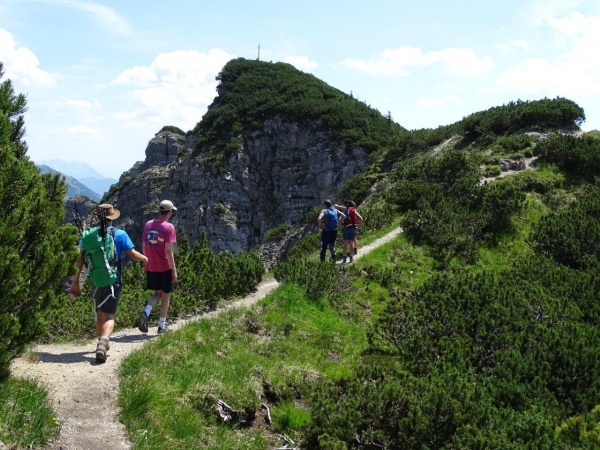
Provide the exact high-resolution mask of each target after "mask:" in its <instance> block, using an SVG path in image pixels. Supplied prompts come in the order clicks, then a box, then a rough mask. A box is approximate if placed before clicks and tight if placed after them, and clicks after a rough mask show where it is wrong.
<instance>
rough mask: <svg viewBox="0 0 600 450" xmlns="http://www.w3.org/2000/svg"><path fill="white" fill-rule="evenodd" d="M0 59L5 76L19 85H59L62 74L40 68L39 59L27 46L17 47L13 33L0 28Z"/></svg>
mask: <svg viewBox="0 0 600 450" xmlns="http://www.w3.org/2000/svg"><path fill="white" fill-rule="evenodd" d="M0 61H2V62H3V64H4V71H5V73H6V74H5V76H6V77H7V78H9V79H11V80H12V82H13V83H14V84H15V85H16V86H19V87H26V88H32V87H38V88H53V87H56V86H58V85H59V83H60V81H61V79H62V76H61V75H59V74H56V73H50V72H46V71H45V70H42V69H40V67H39V65H40V60H39V59H38V58H37V56H36V55H35V54H34V53H33V52H32V51H31V50H29V49H28V48H27V47H17V44H16V42H15V39H14V38H13V35H12V34H11V33H10V32H8V31H6V30H4V29H2V28H0Z"/></svg>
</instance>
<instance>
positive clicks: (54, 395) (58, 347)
mask: <svg viewBox="0 0 600 450" xmlns="http://www.w3.org/2000/svg"><path fill="white" fill-rule="evenodd" d="M400 233H401V230H400V229H395V230H393V231H391V232H389V233H387V234H386V235H384V236H382V237H381V238H379V239H377V240H375V241H374V242H372V243H370V244H368V245H365V246H362V247H359V253H358V255H356V256H355V257H354V259H355V260H357V259H359V258H360V257H361V256H362V255H365V254H367V253H369V252H370V251H371V250H373V249H375V248H377V247H379V246H380V245H383V244H384V243H386V242H388V241H390V240H391V239H393V238H395V237H396V236H398V235H399V234H400ZM278 285H279V283H278V282H277V281H275V280H267V281H263V282H262V283H260V284H259V285H258V286H257V290H256V292H253V293H252V294H251V295H249V296H247V297H244V298H243V299H240V300H237V301H234V302H230V303H228V304H227V305H225V306H223V307H222V308H219V309H217V310H215V311H212V312H209V313H206V314H201V315H197V316H194V317H191V318H188V319H182V320H178V321H176V322H173V323H171V324H170V325H169V328H170V330H172V331H176V330H178V329H179V328H181V327H182V326H184V325H186V324H187V323H189V322H190V321H194V320H199V319H202V318H209V317H211V316H214V315H217V314H219V313H221V312H223V311H225V310H227V309H230V308H239V307H250V306H252V305H253V304H254V303H256V302H257V301H258V300H260V299H262V298H263V297H265V296H266V295H268V294H269V293H270V292H272V291H273V290H274V289H276V288H277V286H278ZM125 289H127V286H125ZM142 306H143V305H140V310H141V308H142ZM117 317H118V312H117ZM154 339H157V334H156V327H152V328H149V331H148V333H147V334H144V333H140V331H139V330H138V329H137V328H128V329H124V330H120V331H118V332H115V333H113V335H112V336H111V340H110V351H109V352H108V354H107V360H106V363H105V364H98V363H96V358H95V351H96V341H95V340H90V341H87V342H85V343H69V344H44V345H38V346H35V347H34V348H33V349H32V350H31V352H29V353H27V354H25V355H24V356H22V357H20V358H17V359H15V360H14V361H13V363H12V366H11V368H12V374H13V375H14V376H15V377H20V378H32V379H34V380H36V381H37V382H38V383H40V384H41V385H42V386H44V387H45V388H46V389H47V390H48V392H49V396H50V398H51V400H52V402H53V406H54V409H55V411H56V415H57V419H58V421H59V422H60V424H61V430H60V434H59V436H58V438H57V439H56V440H55V441H53V442H50V443H49V444H48V445H47V446H46V447H45V448H46V449H52V450H104V449H111V450H122V449H130V448H131V444H130V443H129V442H128V440H127V435H126V432H125V428H124V426H123V425H122V424H121V423H120V422H119V411H118V408H117V404H116V399H117V393H118V389H119V386H118V376H117V369H118V367H119V364H120V363H121V361H122V360H123V359H124V358H125V357H126V356H127V355H129V354H130V353H131V352H133V351H135V350H137V349H139V348H140V347H141V346H142V345H144V344H145V343H146V342H149V341H152V340H154Z"/></svg>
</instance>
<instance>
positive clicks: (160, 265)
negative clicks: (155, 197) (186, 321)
mask: <svg viewBox="0 0 600 450" xmlns="http://www.w3.org/2000/svg"><path fill="white" fill-rule="evenodd" d="M175 211H177V208H176V207H175V205H173V202H171V201H170V200H163V201H162V202H160V205H159V212H160V215H159V217H158V218H157V219H152V220H149V221H148V222H146V225H145V226H144V233H143V235H142V240H143V252H144V255H146V256H147V257H148V262H147V263H146V281H147V288H148V289H151V290H153V291H154V293H153V294H152V295H151V296H150V299H149V300H148V304H147V305H146V308H145V309H144V311H142V313H141V314H140V317H139V320H138V329H139V330H140V331H141V332H142V333H147V332H148V317H149V316H150V312H151V311H152V308H153V307H154V305H156V303H157V302H158V301H159V300H160V301H161V305H160V316H159V319H158V330H157V333H159V334H160V333H164V332H165V331H167V324H166V322H167V313H168V312H169V302H170V300H171V292H173V289H174V288H175V283H177V269H176V268H175V257H174V253H173V246H174V245H175V243H176V241H177V239H176V236H175V227H174V226H173V224H171V223H169V220H170V219H171V218H172V217H173V215H174V214H175Z"/></svg>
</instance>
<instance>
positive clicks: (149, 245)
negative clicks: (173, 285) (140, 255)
mask: <svg viewBox="0 0 600 450" xmlns="http://www.w3.org/2000/svg"><path fill="white" fill-rule="evenodd" d="M143 239H144V254H145V255H146V256H147V257H148V262H147V263H146V272H166V271H167V270H169V269H171V265H170V264H169V260H168V259H167V254H166V252H165V244H166V243H167V242H173V243H174V242H176V238H175V227H174V226H173V224H171V223H169V222H167V221H166V220H156V219H153V220H149V221H148V222H146V225H145V226H144V234H143Z"/></svg>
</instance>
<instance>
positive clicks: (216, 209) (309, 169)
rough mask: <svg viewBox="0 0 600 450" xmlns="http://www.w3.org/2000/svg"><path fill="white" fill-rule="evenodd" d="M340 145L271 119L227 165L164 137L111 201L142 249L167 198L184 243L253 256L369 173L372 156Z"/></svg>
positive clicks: (313, 130) (328, 136) (189, 142)
mask: <svg viewBox="0 0 600 450" xmlns="http://www.w3.org/2000/svg"><path fill="white" fill-rule="evenodd" d="M334 138H335V136H334V135H333V134H332V133H331V132H328V131H324V130H320V129H319V128H318V126H317V124H306V125H300V124H297V123H288V122H285V121H283V120H281V119H279V118H273V119H269V120H266V121H265V122H264V123H263V127H262V129H261V130H260V131H255V132H252V133H245V134H244V133H242V134H240V135H239V136H237V137H235V138H234V142H236V146H235V147H236V148H235V150H233V151H231V146H229V147H228V151H229V156H228V158H227V159H226V160H223V158H215V156H214V155H215V152H214V149H211V152H209V151H208V150H207V149H202V148H198V149H195V150H193V149H194V148H195V145H196V144H195V140H194V137H193V136H191V137H188V138H187V139H186V138H185V137H184V136H182V135H179V134H175V133H173V132H171V131H161V132H159V133H158V134H157V135H156V136H155V137H154V138H153V139H152V140H151V141H150V143H149V144H148V147H147V149H146V159H145V161H143V162H139V163H137V164H136V165H135V166H134V167H133V168H132V169H130V170H129V171H128V172H126V173H124V174H123V175H122V176H121V178H120V180H119V183H118V184H117V185H115V186H113V188H112V189H111V192H109V193H108V194H107V195H108V198H107V201H108V202H111V203H114V204H115V205H116V206H117V207H118V208H119V209H120V210H121V218H120V219H119V221H118V222H117V224H118V225H119V226H121V227H123V228H125V229H126V230H127V231H128V233H129V234H130V236H131V237H132V239H134V242H135V243H136V246H139V243H140V238H141V231H142V228H143V225H144V223H145V222H146V220H148V219H150V218H153V217H155V216H156V213H157V207H158V203H159V201H160V200H161V199H165V198H166V199H170V200H172V201H173V203H174V204H175V205H176V206H177V208H178V210H177V213H176V216H175V217H174V218H173V221H172V222H173V224H174V225H175V227H176V229H177V230H178V238H179V239H182V238H184V237H187V238H189V239H190V240H191V241H194V240H195V239H197V238H198V237H199V236H200V234H201V233H202V232H205V233H206V234H207V237H208V241H209V244H210V246H211V248H212V249H213V250H214V251H217V252H221V251H225V250H230V251H232V252H239V251H249V250H252V249H254V248H255V247H256V246H258V245H259V244H261V243H262V240H263V237H264V235H265V232H266V231H267V230H269V229H271V228H273V227H275V226H277V225H280V224H283V223H286V224H291V225H294V226H298V227H300V226H303V225H304V224H305V223H306V214H307V212H308V211H309V210H310V209H311V208H313V207H315V206H320V205H321V204H322V203H323V199H325V198H331V199H332V200H333V201H338V200H339V201H341V200H342V199H337V197H336V193H337V192H338V190H339V189H340V187H341V186H342V184H343V183H344V181H345V180H346V179H347V178H348V177H350V176H352V175H354V174H355V173H356V172H358V171H360V170H362V169H363V168H364V167H365V166H366V165H367V161H368V155H367V152H366V151H365V150H364V149H362V148H360V147H357V148H347V147H346V146H344V145H343V144H339V143H336V141H335V139H334Z"/></svg>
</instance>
